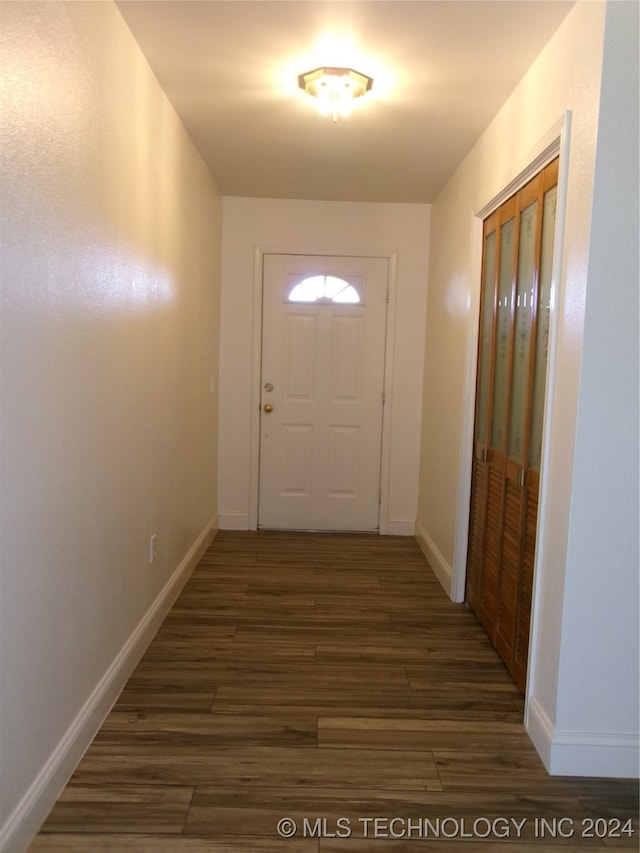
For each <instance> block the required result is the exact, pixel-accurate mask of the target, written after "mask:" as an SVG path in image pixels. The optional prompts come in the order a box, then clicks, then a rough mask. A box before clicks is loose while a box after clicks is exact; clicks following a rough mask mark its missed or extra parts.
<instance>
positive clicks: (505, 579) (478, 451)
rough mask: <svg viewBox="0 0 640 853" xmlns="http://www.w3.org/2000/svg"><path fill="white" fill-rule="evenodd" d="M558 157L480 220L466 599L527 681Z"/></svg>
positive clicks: (512, 666) (521, 683)
mask: <svg viewBox="0 0 640 853" xmlns="http://www.w3.org/2000/svg"><path fill="white" fill-rule="evenodd" d="M557 174H558V163H557V160H556V161H554V162H553V163H551V164H550V165H549V166H547V167H546V168H545V169H544V170H543V171H542V172H540V173H539V174H538V175H537V176H536V177H535V178H533V179H532V180H531V181H529V182H528V183H527V184H526V185H525V186H524V187H523V188H522V189H521V190H520V191H519V192H518V193H516V194H515V195H514V196H512V197H511V198H510V199H508V200H507V201H506V202H505V203H504V204H502V205H501V206H500V208H499V209H498V210H497V211H495V212H494V213H493V214H492V215H491V216H490V217H488V218H487V219H486V220H485V223H484V247H483V274H482V296H481V310H480V334H479V351H478V378H477V388H476V421H475V434H474V458H473V472H472V485H471V507H470V521H469V552H468V560H467V589H466V598H467V601H468V602H469V604H470V606H471V607H472V609H473V610H474V612H475V613H476V615H477V616H478V619H479V621H480V622H481V624H482V625H483V627H484V629H485V630H486V631H487V633H488V635H489V636H490V637H491V639H492V641H493V643H494V645H495V647H496V649H497V650H498V652H499V653H500V655H501V656H502V658H503V660H504V661H505V663H506V665H507V667H508V668H509V671H510V672H511V674H512V676H513V678H514V680H515V682H516V684H517V685H518V687H520V689H521V690H523V691H524V688H525V684H526V671H527V656H528V645H529V625H530V614H531V593H532V586H533V565H534V557H535V540H536V526H537V507H538V486H539V480H540V459H541V448H542V419H543V413H544V392H545V380H546V361H547V342H548V330H549V308H550V302H549V295H550V285H551V262H552V258H553V235H554V231H555V197H556V185H557Z"/></svg>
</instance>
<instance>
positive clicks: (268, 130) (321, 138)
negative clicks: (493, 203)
mask: <svg viewBox="0 0 640 853" xmlns="http://www.w3.org/2000/svg"><path fill="white" fill-rule="evenodd" d="M117 5H118V7H119V9H120V11H121V13H122V15H123V17H124V19H125V21H126V22H127V24H128V25H129V27H130V29H131V31H132V33H133V35H134V36H135V38H136V40H137V42H138V44H139V45H140V47H141V48H142V50H143V52H144V53H145V55H146V57H147V59H148V61H149V64H150V65H151V67H152V69H153V71H154V72H155V74H156V76H157V78H158V80H159V81H160V84H161V85H162V87H163V89H164V90H165V92H166V93H167V95H168V96H169V98H170V100H171V101H172V103H173V105H174V107H175V109H176V111H177V112H178V114H179V116H180V117H181V119H182V121H183V122H184V124H185V126H186V128H187V130H188V131H189V133H190V135H191V137H192V139H193V141H194V143H195V144H196V146H197V147H198V149H199V151H200V153H201V155H202V157H203V158H204V160H205V162H206V163H207V164H208V166H209V168H210V170H211V172H212V174H213V176H214V177H215V179H216V181H217V183H218V186H219V188H220V190H221V192H222V193H223V195H230V196H255V197H263V198H303V199H325V200H338V201H345V200H346V201H380V202H431V201H432V200H433V198H434V196H435V195H436V193H437V192H438V190H439V189H440V187H442V185H443V184H444V182H445V181H446V180H447V178H448V177H449V176H450V175H451V173H452V172H453V171H454V170H455V168H456V166H457V165H458V164H459V163H460V161H461V160H462V159H463V157H464V156H465V154H466V153H467V152H468V151H469V150H470V148H471V147H472V146H473V144H474V142H475V141H476V139H477V138H478V137H479V136H480V134H481V133H482V131H483V130H484V128H485V127H486V126H487V125H488V124H489V122H490V120H491V119H492V117H493V116H494V115H495V114H496V112H497V111H498V110H499V108H500V106H501V105H502V104H503V103H504V101H505V100H506V99H507V97H508V95H509V94H510V92H512V91H513V89H514V88H515V86H516V84H517V83H518V81H519V80H520V78H521V77H522V76H523V74H524V73H525V71H526V70H527V68H528V67H529V66H530V65H531V63H532V62H533V60H534V59H535V57H536V56H537V55H538V54H539V53H540V51H541V50H542V48H543V47H544V45H545V44H546V42H547V41H548V40H549V38H550V37H551V35H552V34H553V32H554V31H555V30H556V29H557V28H558V26H559V25H560V23H561V21H562V20H563V18H564V17H565V16H566V14H567V13H568V11H569V9H570V8H571V6H572V5H573V2H564V0H436V1H435V2H434V0H424V2H422V0H408V1H407V0H356V2H351V0H338V2H315V0H180V2H170V1H169V0H120V2H118V4H117ZM318 65H349V66H351V67H354V68H356V69H357V70H358V71H362V72H364V73H365V74H368V75H370V76H373V77H374V84H373V90H372V91H371V92H370V93H369V94H368V95H366V96H365V97H364V98H363V99H361V101H360V102H359V103H358V105H357V108H354V110H353V112H352V114H351V116H350V117H349V118H347V119H339V120H338V121H337V122H336V123H333V122H332V121H331V118H330V117H329V118H327V117H324V116H322V115H321V114H320V113H319V112H318V111H317V110H316V109H315V107H314V105H313V102H312V99H311V98H310V97H309V96H307V95H305V94H304V93H303V92H302V91H301V90H299V89H298V88H297V76H298V74H300V73H302V72H305V71H308V70H311V69H312V68H315V67H317V66H318Z"/></svg>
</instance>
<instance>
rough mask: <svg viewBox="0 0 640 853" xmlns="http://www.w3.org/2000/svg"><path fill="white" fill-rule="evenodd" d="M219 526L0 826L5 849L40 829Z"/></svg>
mask: <svg viewBox="0 0 640 853" xmlns="http://www.w3.org/2000/svg"><path fill="white" fill-rule="evenodd" d="M217 529H218V519H217V516H214V518H212V519H211V521H210V522H209V523H208V524H207V526H206V527H205V528H204V530H203V531H202V533H201V534H200V535H199V536H198V538H197V539H196V541H195V542H194V543H193V545H192V546H191V548H190V549H189V551H188V552H187V554H186V555H185V557H184V558H183V560H182V561H181V563H180V565H179V566H178V567H177V569H176V570H175V571H174V573H173V574H172V575H171V577H170V578H169V580H168V581H167V583H166V584H165V586H164V587H163V589H162V591H161V592H160V594H159V595H158V597H157V598H156V600H155V601H154V602H153V604H152V605H151V607H150V608H149V610H148V611H147V612H146V614H145V615H144V616H143V618H142V619H141V620H140V622H139V624H138V626H137V627H136V629H135V630H134V631H133V633H132V634H131V636H130V637H129V639H128V640H127V642H126V643H125V644H124V646H123V647H122V649H121V650H120V652H119V654H118V655H117V656H116V658H115V659H114V661H113V662H112V663H111V665H110V666H109V668H108V669H107V671H106V672H105V673H104V675H103V676H102V678H101V679H100V681H99V682H98V684H97V685H96V687H95V688H94V690H93V691H92V692H91V694H90V695H89V697H88V698H87V700H86V702H85V703H84V705H83V706H82V708H81V709H80V711H79V712H78V714H77V716H76V718H75V720H74V721H73V723H72V724H71V726H69V728H68V729H67V731H66V733H65V735H64V736H63V738H62V739H61V741H60V742H59V744H58V745H57V747H56V748H55V749H54V751H53V752H52V754H51V755H50V757H49V759H48V761H47V762H46V764H45V765H44V766H43V768H42V769H41V771H40V772H39V773H38V775H37V777H36V778H35V779H34V781H33V782H32V784H31V785H30V787H29V789H28V790H27V792H26V794H25V795H24V797H23V798H22V800H21V801H20V802H19V803H18V805H17V806H16V808H15V809H14V810H13V812H12V813H11V814H10V815H9V817H8V818H7V820H6V821H5V823H4V825H3V826H2V827H1V828H0V851H2V853H22V851H24V850H26V849H27V847H28V846H29V844H30V843H31V841H32V840H33V838H34V836H35V835H36V834H37V832H38V830H39V829H40V827H41V825H42V823H43V822H44V820H45V819H46V817H47V815H48V814H49V812H50V810H51V808H52V807H53V805H54V804H55V802H56V800H57V799H58V797H59V796H60V794H61V792H62V790H63V788H64V787H65V785H66V784H67V782H68V781H69V779H70V778H71V776H72V774H73V771H74V770H75V768H76V767H77V765H78V763H79V762H80V759H81V758H82V756H83V755H84V753H85V752H86V751H87V749H88V748H89V746H90V744H91V742H92V740H93V738H94V737H95V735H96V733H97V732H98V730H99V728H100V726H101V725H102V723H103V722H104V720H105V717H106V716H107V714H108V713H109V711H110V710H111V708H112V706H113V704H114V703H115V701H116V699H117V698H118V696H119V695H120V693H121V691H122V688H123V687H124V685H125V684H126V682H127V679H128V678H129V676H130V675H131V673H132V672H133V670H134V669H135V667H136V665H137V664H138V661H139V660H140V658H141V657H142V655H143V654H144V652H145V651H146V649H147V646H148V645H149V643H150V642H151V640H152V639H153V637H154V636H155V634H156V632H157V630H158V628H159V627H160V625H161V623H162V621H163V619H164V617H165V616H166V615H167V613H168V612H169V610H170V609H171V607H172V605H173V603H174V601H175V600H176V598H177V597H178V595H179V594H180V591H181V590H182V588H183V586H184V585H185V583H186V582H187V580H188V579H189V576H190V574H191V572H192V571H193V569H194V568H195V567H196V565H197V564H198V562H199V560H200V558H201V556H202V555H203V554H204V552H205V551H206V549H207V548H208V546H209V544H210V543H211V541H212V539H213V538H214V536H215V535H216V532H217Z"/></svg>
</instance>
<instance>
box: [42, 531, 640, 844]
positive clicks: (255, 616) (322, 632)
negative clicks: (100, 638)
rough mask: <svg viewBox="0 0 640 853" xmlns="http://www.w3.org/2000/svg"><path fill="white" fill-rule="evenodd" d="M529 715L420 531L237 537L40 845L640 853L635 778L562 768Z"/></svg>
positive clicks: (200, 574) (202, 576)
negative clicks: (530, 727) (564, 772)
mask: <svg viewBox="0 0 640 853" xmlns="http://www.w3.org/2000/svg"><path fill="white" fill-rule="evenodd" d="M522 719H523V697H522V695H521V694H520V693H519V691H518V690H517V688H516V687H515V685H514V684H513V682H512V681H511V679H510V677H509V675H508V673H507V671H506V669H505V667H504V666H503V664H502V662H501V660H500V659H499V658H498V656H497V654H496V653H495V651H494V649H493V647H492V646H491V644H490V642H489V640H488V639H487V637H486V635H485V634H484V632H483V631H482V629H481V628H480V626H479V624H478V622H477V621H476V619H475V617H474V616H473V614H472V613H471V611H470V610H468V609H467V608H466V607H464V606H463V605H456V604H452V603H451V602H450V601H449V599H448V598H447V597H446V595H445V593H444V592H443V590H442V588H441V587H440V584H439V583H438V581H437V579H436V578H435V576H434V575H433V574H432V572H431V570H430V569H429V567H428V565H427V564H426V562H425V560H424V557H423V556H422V554H421V552H420V550H419V549H418V547H417V545H416V543H415V541H414V540H413V539H410V538H404V537H379V536H373V535H371V536H369V535H355V534H353V535H350V534H344V535H339V534H291V533H276V532H269V533H265V532H261V533H244V532H220V533H219V534H218V536H217V537H216V538H215V540H214V541H213V543H212V544H211V547H210V548H209V550H208V551H207V553H206V554H205V556H204V557H203V559H202V561H201V562H200V564H199V566H198V567H197V569H196V570H195V572H194V573H193V575H192V577H191V579H190V580H189V582H188V583H187V585H186V587H185V588H184V590H183V592H182V594H181V596H180V598H179V599H178V601H177V602H176V604H175V606H174V607H173V609H172V610H171V612H170V613H169V615H168V616H167V618H166V620H165V622H164V623H163V625H162V627H161V628H160V631H159V632H158V634H157V636H156V637H155V639H154V641H153V643H152V644H151V646H150V647H149V649H148V651H147V652H146V654H145V655H144V657H143V659H142V661H141V662H140V664H139V666H138V667H137V669H136V670H135V672H134V673H133V675H132V676H131V678H130V680H129V682H128V683H127V685H126V687H125V689H124V691H123V692H122V694H121V696H120V698H119V700H118V702H117V703H116V705H115V706H114V708H113V710H112V712H111V713H110V714H109V716H108V718H107V719H106V721H105V723H104V725H103V726H102V728H101V730H100V732H99V733H98V735H97V736H96V738H95V741H94V742H93V744H92V746H91V747H90V748H89V750H88V752H87V753H86V755H85V757H84V758H83V760H82V761H81V762H80V764H79V766H78V768H77V769H76V772H75V773H74V775H73V778H72V779H71V781H70V782H69V784H68V785H67V787H66V789H65V790H64V792H63V793H62V795H61V797H60V798H59V800H58V802H57V803H56V805H55V806H54V808H53V810H52V811H51V814H50V815H49V817H48V819H47V821H46V823H45V824H44V826H43V827H42V830H41V832H40V834H39V835H38V836H37V838H36V839H35V841H34V843H33V844H32V846H31V848H30V850H31V851H32V853H35V851H39V853H44V851H46V853H60V851H91V853H93V851H134V853H156V851H158V852H159V853H163V851H171V852H172V853H174V851H177V853H180V851H199V853H202V851H208V853H252V851H253V853H275V851H278V853H280V851H284V853H287V851H289V853H307V851H308V853H369V851H372V853H399V851H415V853H419V851H427V850H428V851H430V853H439V852H440V851H442V853H456V851H458V850H464V851H465V853H492V851H500V852H501V853H504V851H505V849H513V850H517V851H522V853H527V851H530V853H534V851H535V853H540V851H544V850H558V851H560V853H578V851H588V850H591V849H597V848H599V849H607V850H626V851H628V850H630V849H633V850H636V849H638V837H639V836H638V821H637V817H638V784H637V782H634V781H630V780H618V779H608V780H607V779H579V778H572V779H568V778H557V777H556V778H553V777H550V776H548V775H547V773H546V771H545V769H544V767H543V765H542V762H541V761H540V759H539V758H538V756H537V753H536V752H535V750H534V748H533V746H532V744H531V742H530V741H529V739H528V737H527V735H526V734H525V732H524V728H523V725H522ZM283 818H289V819H291V820H292V821H295V824H296V827H297V830H296V832H295V834H294V835H292V837H291V838H284V837H281V835H279V834H278V829H277V827H278V822H279V821H280V820H281V819H283ZM594 818H599V819H601V821H600V823H598V824H594V825H593V835H594V836H596V837H593V838H587V837H583V836H584V833H585V831H588V830H589V826H590V824H589V823H588V821H589V820H591V819H594ZM374 819H377V821H376V820H374ZM393 819H395V820H393ZM628 819H632V820H633V831H634V835H633V836H632V837H629V836H628V835H626V834H624V833H622V832H620V831H619V830H620V828H621V827H624V824H625V821H627V820H628ZM543 820H544V821H546V823H544V824H543V823H542V821H543ZM618 820H619V821H621V825H619V824H618V823H617V822H616V821H618ZM426 821H428V823H427V822H426ZM515 821H517V825H516V823H514V822H515ZM583 821H586V822H585V823H583ZM518 827H519V828H518ZM284 829H286V825H285V826H283V830H284ZM543 829H544V832H543ZM554 833H555V837H554ZM598 835H604V836H605V837H604V838H599V837H597V836H598ZM616 835H618V836H619V837H615V836H616Z"/></svg>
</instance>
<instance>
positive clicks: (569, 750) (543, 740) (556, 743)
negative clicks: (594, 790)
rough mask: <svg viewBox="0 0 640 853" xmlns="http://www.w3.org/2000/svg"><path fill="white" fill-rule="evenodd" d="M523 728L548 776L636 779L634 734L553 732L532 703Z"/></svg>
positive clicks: (638, 762)
mask: <svg viewBox="0 0 640 853" xmlns="http://www.w3.org/2000/svg"><path fill="white" fill-rule="evenodd" d="M525 728H526V730H527V733H528V735H529V737H530V738H531V740H532V741H533V744H534V746H535V748H536V749H537V751H538V754H539V755H540V758H541V759H542V761H543V763H544V766H545V767H546V768H547V770H548V771H549V773H550V774H551V775H552V776H591V777H606V778H609V779H637V778H638V775H639V769H640V739H639V738H638V735H637V734H609V733H602V732H568V731H557V730H555V729H554V727H553V724H552V723H551V721H550V720H549V717H548V716H547V715H546V713H545V712H544V709H543V708H542V706H541V705H540V704H539V703H538V702H537V700H536V699H532V700H531V701H530V702H529V703H528V706H527V714H526V719H525Z"/></svg>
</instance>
